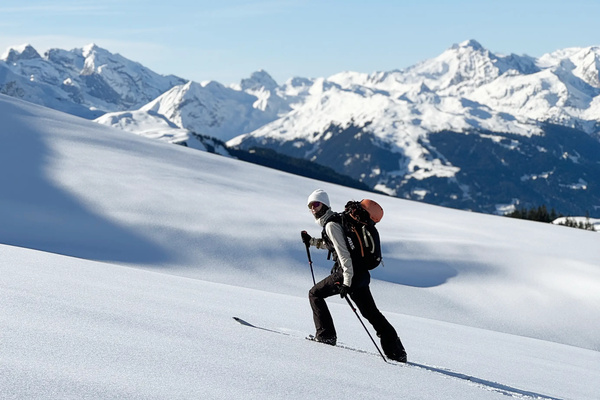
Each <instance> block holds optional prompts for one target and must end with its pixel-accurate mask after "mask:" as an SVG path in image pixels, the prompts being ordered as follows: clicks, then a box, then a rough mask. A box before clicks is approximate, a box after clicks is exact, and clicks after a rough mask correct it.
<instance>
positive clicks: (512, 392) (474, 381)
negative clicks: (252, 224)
mask: <svg viewBox="0 0 600 400" xmlns="http://www.w3.org/2000/svg"><path fill="white" fill-rule="evenodd" d="M233 319H234V320H235V321H237V322H239V323H240V324H241V325H244V326H247V327H250V328H254V329H260V330H262V331H266V332H271V333H277V334H280V335H285V336H289V337H291V338H294V339H301V337H300V336H296V335H293V334H291V333H288V332H283V331H278V330H275V329H269V328H265V327H262V326H258V325H254V324H252V323H250V322H248V321H245V320H243V319H241V318H239V317H233ZM335 347H338V348H341V349H344V350H350V351H353V352H355V353H361V354H366V355H369V356H374V357H379V356H380V355H379V354H378V353H374V352H370V351H367V350H362V349H357V348H354V347H350V346H346V345H344V344H343V343H342V344H337V345H336V346H335ZM385 361H386V362H387V363H388V364H390V365H395V366H399V367H407V366H411V367H416V368H420V369H422V370H426V371H429V372H433V373H437V374H442V375H445V376H448V377H451V378H455V379H459V380H463V381H468V382H469V384H471V385H473V386H477V387H480V388H482V389H484V390H490V391H494V392H499V393H502V394H503V395H506V396H511V397H518V398H533V399H543V400H562V399H560V398H558V397H551V396H547V395H544V394H541V393H535V392H530V391H528V390H522V389H517V388H514V387H512V386H508V385H504V384H502V383H498V382H493V381H489V380H487V379H481V378H477V377H475V376H472V375H467V374H463V373H461V372H455V371H452V370H450V369H447V368H443V367H437V366H431V365H426V364H421V363H417V362H413V361H409V362H408V363H406V364H403V363H399V362H395V361H391V360H387V359H386V360H385Z"/></svg>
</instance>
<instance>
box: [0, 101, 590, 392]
mask: <svg viewBox="0 0 600 400" xmlns="http://www.w3.org/2000/svg"><path fill="white" fill-rule="evenodd" d="M0 119H1V121H2V124H1V125H0V169H1V170H2V173H1V174H0V254H1V256H0V272H1V273H0V302H1V304H2V307H0V326H1V331H0V332H1V333H0V335H1V336H0V398H1V399H117V398H120V399H199V398H203V399H204V398H206V399H281V398H285V399H307V398H315V399H331V398H356V399H370V398H373V399H375V398H376V399H392V398H394V399H396V398H408V399H434V398H436V399H506V398H507V396H508V397H515V398H526V399H527V398H549V399H598V398H599V397H600V395H599V394H600V382H599V380H598V376H600V335H598V332H599V331H600V266H599V260H600V246H599V244H600V243H599V241H600V235H599V234H598V233H595V232H587V231H583V230H578V229H572V228H566V227H560V226H553V225H551V224H541V223H534V222H528V221H521V220H514V219H509V218H503V217H497V216H490V215H482V214H475V213H468V212H463V211H457V210H450V209H445V208H440V207H434V206H429V205H425V204H420V203H415V202H409V201H404V200H401V199H395V198H390V197H385V196H379V195H373V194H367V193H363V192H359V191H357V190H353V189H348V188H343V187H339V186H335V185H331V184H325V183H320V182H316V181H313V180H309V179H305V178H301V177H297V176H292V175H288V174H285V173H281V172H278V171H274V170H270V169H265V168H262V167H259V166H255V165H251V164H246V163H243V162H240V161H236V160H231V159H227V158H224V157H219V156H214V155H211V154H207V153H204V152H200V151H197V150H192V149H186V148H183V147H179V146H175V145H170V144H166V143H162V142H158V141H153V140H150V139H146V138H142V137H138V136H135V135H131V134H127V133H124V132H122V131H118V130H114V129H110V128H107V127H104V126H101V125H99V124H95V123H92V122H89V121H85V120H81V119H78V118H75V117H72V116H69V115H66V114H61V113H58V112H55V111H51V110H48V109H44V108H41V107H38V106H34V105H31V104H28V103H24V102H20V101H18V100H15V99H13V98H9V97H5V96H0ZM319 187H320V188H323V189H325V190H327V191H328V192H329V194H330V198H331V200H332V203H333V207H334V209H338V210H339V209H341V208H342V207H343V205H344V204H345V202H346V201H347V200H349V199H357V200H360V199H361V198H363V197H370V198H373V199H375V200H377V201H378V202H379V203H380V204H381V205H382V206H383V208H384V210H385V216H384V219H383V220H382V221H381V223H380V224H379V225H378V226H379V229H380V233H381V235H382V240H383V250H384V260H385V266H384V267H379V268H378V269H377V270H375V271H374V273H373V277H374V278H376V279H374V281H373V283H372V291H373V293H374V297H375V299H376V301H377V303H378V306H379V308H380V309H381V310H382V311H383V312H384V314H385V315H386V316H387V317H388V319H389V320H390V321H391V322H392V324H393V325H394V326H395V327H396V329H397V330H398V332H399V334H400V337H401V338H402V341H403V342H404V344H405V346H406V348H407V351H408V355H409V360H410V361H411V362H414V363H417V364H420V365H424V367H418V366H415V365H407V366H405V365H397V364H391V363H390V364H387V363H384V362H383V360H382V359H381V357H380V356H379V355H378V354H377V352H376V350H375V348H374V346H373V344H372V343H371V342H370V340H369V338H368V336H367V335H366V333H365V331H364V330H363V328H362V326H361V325H360V324H359V322H358V320H357V319H356V316H355V315H354V313H352V311H351V310H350V308H349V307H348V305H347V304H346V303H345V302H343V301H341V299H339V298H332V299H330V301H329V304H330V305H331V309H332V314H333V317H334V319H335V321H336V326H337V328H338V340H339V341H340V342H342V343H343V344H344V345H346V346H349V347H352V348H355V349H360V350H363V352H356V351H350V350H348V349H343V348H339V347H328V346H324V345H320V344H317V343H311V342H308V341H306V340H304V339H303V338H304V336H306V335H307V334H310V333H314V332H313V330H314V327H313V324H312V317H311V312H310V306H309V304H308V299H307V292H308V289H309V288H310V286H311V285H312V278H311V275H310V269H309V267H308V262H307V258H306V251H305V248H304V245H303V244H302V242H301V240H300V231H301V230H303V229H307V230H308V231H309V232H310V233H311V234H313V235H317V234H318V233H319V232H320V229H319V227H318V226H317V225H315V224H314V221H313V220H312V216H311V215H310V213H309V212H308V209H307V208H306V204H305V200H306V197H307V196H308V194H310V192H312V190H314V189H316V188H319ZM311 251H312V259H313V261H314V266H315V274H316V276H317V278H322V277H324V276H326V274H327V272H328V270H329V268H330V264H329V262H328V261H327V260H326V253H325V252H318V250H314V249H311ZM234 316H238V317H241V318H243V319H245V320H247V321H249V322H251V323H254V324H256V325H259V326H261V327H265V328H268V329H272V330H277V331H279V332H283V333H285V334H277V333H273V332H269V331H266V330H260V329H253V328H250V327H245V326H242V325H240V324H238V323H237V322H235V321H234V320H233V318H232V317H234Z"/></svg>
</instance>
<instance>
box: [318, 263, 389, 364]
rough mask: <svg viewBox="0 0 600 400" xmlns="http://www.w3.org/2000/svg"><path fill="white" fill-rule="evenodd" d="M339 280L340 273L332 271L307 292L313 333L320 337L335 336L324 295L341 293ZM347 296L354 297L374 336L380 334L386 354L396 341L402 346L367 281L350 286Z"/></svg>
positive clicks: (340, 279)
mask: <svg viewBox="0 0 600 400" xmlns="http://www.w3.org/2000/svg"><path fill="white" fill-rule="evenodd" d="M341 282H342V275H341V273H339V272H334V273H332V274H331V275H329V276H328V277H326V278H325V279H323V280H322V281H320V282H317V284H316V285H314V286H313V287H312V288H311V289H310V291H309V292H308V299H309V301H310V306H311V308H312V311H313V320H314V322H315V328H316V335H315V336H316V337H317V338H319V339H332V338H337V334H336V331H335V326H334V324H333V319H332V317H331V313H330V312H329V308H328V307H327V303H326V302H325V299H326V298H327V297H331V296H333V295H336V294H339V293H340V283H341ZM350 298H351V299H352V300H353V301H354V303H355V304H356V307H357V308H358V310H359V311H360V313H361V314H362V316H363V317H364V318H365V319H366V320H367V321H369V323H370V324H371V325H372V326H373V328H374V329H375V332H377V336H379V337H380V338H381V345H382V347H383V349H384V352H386V354H387V353H388V351H386V350H390V351H395V350H396V348H397V346H398V345H400V346H401V342H400V340H399V339H398V334H397V333H396V330H395V329H394V327H393V326H392V325H391V324H390V323H389V322H388V320H387V319H386V318H385V317H384V316H383V314H382V313H381V312H380V311H379V309H377V305H376V304H375V300H374V299H373V295H371V290H370V289H369V286H368V285H366V286H362V287H358V288H352V290H351V292H350Z"/></svg>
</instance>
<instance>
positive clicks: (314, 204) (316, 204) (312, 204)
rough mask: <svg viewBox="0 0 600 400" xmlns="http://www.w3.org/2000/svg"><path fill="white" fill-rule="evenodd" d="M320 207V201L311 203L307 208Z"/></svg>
mask: <svg viewBox="0 0 600 400" xmlns="http://www.w3.org/2000/svg"><path fill="white" fill-rule="evenodd" d="M320 205H321V202H320V201H313V202H311V203H310V204H309V205H308V208H311V209H312V208H319V206H320Z"/></svg>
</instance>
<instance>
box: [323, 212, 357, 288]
mask: <svg viewBox="0 0 600 400" xmlns="http://www.w3.org/2000/svg"><path fill="white" fill-rule="evenodd" d="M325 231H326V232H327V235H328V236H329V238H330V239H331V241H332V242H333V247H334V248H335V253H336V254H337V257H338V262H339V263H340V266H341V267H342V272H343V276H344V282H343V283H344V285H346V286H350V285H352V277H353V276H354V268H353V266H352V258H351V257H350V251H349V250H348V247H347V246H346V239H345V237H344V231H343V229H342V226H341V225H340V224H338V223H337V222H330V223H328V224H327V225H325Z"/></svg>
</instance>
